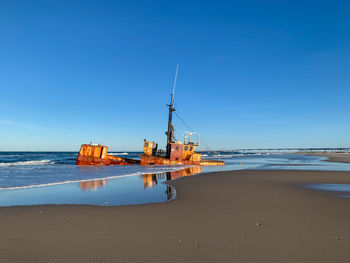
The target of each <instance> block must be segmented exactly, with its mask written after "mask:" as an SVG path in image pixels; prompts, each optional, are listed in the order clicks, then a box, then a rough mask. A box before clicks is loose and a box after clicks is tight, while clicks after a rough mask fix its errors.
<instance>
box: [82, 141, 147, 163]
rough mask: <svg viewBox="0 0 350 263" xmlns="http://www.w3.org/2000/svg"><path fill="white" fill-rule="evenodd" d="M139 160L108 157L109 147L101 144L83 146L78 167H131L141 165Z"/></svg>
mask: <svg viewBox="0 0 350 263" xmlns="http://www.w3.org/2000/svg"><path fill="white" fill-rule="evenodd" d="M139 163H140V161H139V160H133V159H128V158H122V157H119V156H114V155H108V147H107V146H103V145H100V144H95V143H90V144H83V145H82V146H81V147H80V151H79V154H78V157H77V161H76V164H77V165H111V164H112V165H130V164H139Z"/></svg>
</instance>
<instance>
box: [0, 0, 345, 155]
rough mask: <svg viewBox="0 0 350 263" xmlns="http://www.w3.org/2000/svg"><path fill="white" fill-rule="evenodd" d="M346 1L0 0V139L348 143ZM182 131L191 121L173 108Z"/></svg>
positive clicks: (4, 143) (13, 146)
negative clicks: (169, 136)
mask: <svg viewBox="0 0 350 263" xmlns="http://www.w3.org/2000/svg"><path fill="white" fill-rule="evenodd" d="M349 14H350V2H349V1H320V0H318V1H298V0H293V1H279V0H276V1H249V0H244V1H203V0H201V1H187V0H186V1H102V0H98V1H89V0H84V1H64V0H60V1H58V0H56V1H16V0H9V1H6V0H2V1H1V2H0V34H1V35H0V40H1V41H0V109H1V111H0V150H78V149H79V147H80V144H82V143H89V142H90V141H95V142H100V143H101V142H104V144H106V145H108V146H110V148H111V150H114V151H118V150H122V151H127V150H141V146H142V143H143V139H144V138H148V139H151V140H156V141H158V142H160V143H161V145H164V143H165V139H166V138H165V135H164V131H165V130H166V127H167V123H166V122H167V111H166V107H165V105H166V104H167V103H168V102H169V93H170V92H171V89H172V83H173V79H174V73H175V68H176V64H180V70H179V77H178V85H177V90H176V94H175V101H176V109H177V113H178V114H180V115H181V116H182V117H183V118H184V119H185V120H186V122H188V123H189V124H190V125H191V127H192V128H193V130H195V131H197V132H199V133H200V135H201V137H202V138H203V139H205V142H206V143H207V144H209V146H210V148H212V149H233V148H246V147H309V146H310V147H327V146H335V147H344V146H347V147H349V146H350V136H349V135H350V119H349V116H350V107H349V98H350V65H349V64H350V17H349ZM175 126H176V128H177V129H176V137H177V138H178V139H180V138H182V133H183V131H185V130H187V129H186V127H184V126H183V125H182V124H181V122H180V121H178V120H177V119H176V118H175Z"/></svg>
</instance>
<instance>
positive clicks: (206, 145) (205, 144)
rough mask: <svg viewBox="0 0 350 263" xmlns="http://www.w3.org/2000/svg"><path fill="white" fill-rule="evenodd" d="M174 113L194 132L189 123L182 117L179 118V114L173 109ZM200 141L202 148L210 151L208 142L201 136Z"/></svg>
mask: <svg viewBox="0 0 350 263" xmlns="http://www.w3.org/2000/svg"><path fill="white" fill-rule="evenodd" d="M174 113H175V115H176V116H177V117H178V118H179V120H180V121H181V122H182V123H183V124H184V125H185V126H186V128H187V129H189V130H190V131H191V132H194V131H193V129H192V128H191V127H190V125H188V124H187V123H186V122H185V120H184V119H183V118H181V116H180V115H179V114H178V113H177V112H176V111H174ZM201 143H202V144H203V146H204V148H205V149H206V150H207V151H211V149H210V147H209V146H208V144H207V143H206V142H205V141H204V140H203V138H201Z"/></svg>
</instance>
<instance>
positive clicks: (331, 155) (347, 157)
mask: <svg viewBox="0 0 350 263" xmlns="http://www.w3.org/2000/svg"><path fill="white" fill-rule="evenodd" d="M297 154H302V155H306V156H322V157H327V159H326V160H325V161H328V162H337V163H350V153H348V152H339V153H338V152H298V153H297Z"/></svg>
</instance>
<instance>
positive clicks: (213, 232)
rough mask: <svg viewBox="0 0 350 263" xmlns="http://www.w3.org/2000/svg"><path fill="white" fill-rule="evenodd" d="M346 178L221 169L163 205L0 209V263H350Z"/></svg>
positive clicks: (186, 182) (181, 186)
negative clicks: (327, 186) (342, 192)
mask: <svg viewBox="0 0 350 263" xmlns="http://www.w3.org/2000/svg"><path fill="white" fill-rule="evenodd" d="M317 182H323V183H350V172H323V171H285V170H283V171H276V170H274V171H266V170H265V171H257V170H255V171H254V170H253V171H249V170H244V171H229V172H220V173H210V174H203V175H200V176H193V177H184V178H181V179H179V180H176V181H172V182H170V184H171V185H174V186H175V187H176V189H177V195H178V198H179V199H178V200H175V201H171V202H168V203H161V204H149V205H137V206H122V207H97V206H69V205H65V206H33V207H9V208H0V262H3V263H5V262H21V263H23V262H269V263H270V262H293V263H295V262H298V263H299V262H317V263H319V262H349V258H350V227H349V222H350V209H349V205H350V200H349V199H340V198H335V197H332V195H331V193H329V192H321V191H314V190H309V189H305V188H303V187H300V185H301V184H303V183H317Z"/></svg>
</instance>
